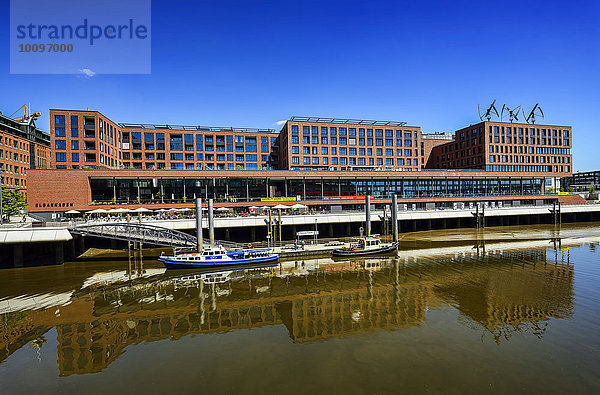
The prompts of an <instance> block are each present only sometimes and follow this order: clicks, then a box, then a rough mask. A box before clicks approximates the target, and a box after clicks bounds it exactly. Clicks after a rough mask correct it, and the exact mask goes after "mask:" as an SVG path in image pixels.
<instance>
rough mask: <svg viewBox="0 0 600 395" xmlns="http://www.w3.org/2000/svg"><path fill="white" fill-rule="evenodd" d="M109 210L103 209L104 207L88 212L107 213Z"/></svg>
mask: <svg viewBox="0 0 600 395" xmlns="http://www.w3.org/2000/svg"><path fill="white" fill-rule="evenodd" d="M107 212H108V211H106V210H104V209H102V208H97V209H95V210H92V211H90V212H88V214H103V213H107Z"/></svg>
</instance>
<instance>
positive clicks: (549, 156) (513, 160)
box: [425, 122, 573, 177]
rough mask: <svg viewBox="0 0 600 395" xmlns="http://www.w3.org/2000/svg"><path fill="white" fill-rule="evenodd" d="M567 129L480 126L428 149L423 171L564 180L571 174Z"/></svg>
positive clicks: (463, 130) (531, 125) (570, 135)
mask: <svg viewBox="0 0 600 395" xmlns="http://www.w3.org/2000/svg"><path fill="white" fill-rule="evenodd" d="M571 147H572V130H571V127H570V126H556V125H534V124H520V123H507V122H481V123H478V124H475V125H471V126H468V127H466V128H463V129H460V130H458V131H456V132H455V133H454V140H453V141H451V142H447V143H445V144H440V145H436V146H435V147H433V148H432V151H431V155H430V156H429V159H428V160H427V163H426V165H425V168H427V169H480V170H486V171H492V172H500V171H501V172H521V173H538V174H545V175H546V176H548V177H567V176H570V175H571V174H572V172H573V163H572V155H571Z"/></svg>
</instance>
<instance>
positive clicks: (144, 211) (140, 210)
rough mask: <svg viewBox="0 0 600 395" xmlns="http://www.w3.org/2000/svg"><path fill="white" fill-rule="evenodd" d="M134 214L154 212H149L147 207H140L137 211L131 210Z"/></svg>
mask: <svg viewBox="0 0 600 395" xmlns="http://www.w3.org/2000/svg"><path fill="white" fill-rule="evenodd" d="M131 211H132V212H134V213H149V212H150V211H152V210H148V209H147V208H146V207H139V208H136V209H135V210H131Z"/></svg>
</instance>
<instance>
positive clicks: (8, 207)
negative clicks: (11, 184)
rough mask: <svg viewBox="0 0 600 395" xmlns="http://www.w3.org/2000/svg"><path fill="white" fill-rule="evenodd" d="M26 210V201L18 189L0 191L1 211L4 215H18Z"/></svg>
mask: <svg viewBox="0 0 600 395" xmlns="http://www.w3.org/2000/svg"><path fill="white" fill-rule="evenodd" d="M25 208H27V199H25V195H23V194H22V193H21V192H19V190H18V189H14V188H13V189H2V210H3V213H4V214H5V215H16V214H20V213H21V210H25Z"/></svg>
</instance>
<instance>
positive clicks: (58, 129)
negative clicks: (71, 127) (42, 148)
mask: <svg viewBox="0 0 600 395" xmlns="http://www.w3.org/2000/svg"><path fill="white" fill-rule="evenodd" d="M63 117H64V116H63ZM54 135H55V136H56V137H65V136H66V134H65V128H64V127H56V128H54Z"/></svg>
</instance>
